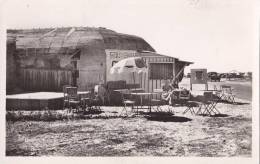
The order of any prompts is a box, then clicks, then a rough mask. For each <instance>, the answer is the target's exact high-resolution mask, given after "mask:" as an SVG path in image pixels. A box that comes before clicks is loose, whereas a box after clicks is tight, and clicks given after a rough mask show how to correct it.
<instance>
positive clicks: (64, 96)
mask: <svg viewBox="0 0 260 164" xmlns="http://www.w3.org/2000/svg"><path fill="white" fill-rule="evenodd" d="M67 87H71V86H70V85H63V87H62V91H63V109H65V107H67V106H68V104H69V100H68V92H67Z"/></svg>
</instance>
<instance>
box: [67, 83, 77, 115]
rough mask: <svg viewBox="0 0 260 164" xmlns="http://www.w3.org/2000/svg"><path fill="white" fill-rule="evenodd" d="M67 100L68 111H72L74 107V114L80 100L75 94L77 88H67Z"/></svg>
mask: <svg viewBox="0 0 260 164" xmlns="http://www.w3.org/2000/svg"><path fill="white" fill-rule="evenodd" d="M66 90H67V100H68V106H69V111H70V112H71V111H72V107H75V109H76V112H78V111H79V106H80V100H79V96H78V94H77V91H78V88H77V87H67V88H66Z"/></svg>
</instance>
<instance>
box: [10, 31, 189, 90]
mask: <svg viewBox="0 0 260 164" xmlns="http://www.w3.org/2000/svg"><path fill="white" fill-rule="evenodd" d="M7 35H8V38H15V42H10V43H8V44H7V59H8V64H7V73H8V74H9V72H12V71H15V72H16V73H15V75H16V76H13V77H8V78H7V87H8V88H12V87H14V85H16V86H17V87H19V88H21V89H23V90H24V91H61V90H62V86H63V85H66V84H70V85H76V86H78V87H79V90H88V89H90V88H93V86H94V85H95V84H98V83H100V82H102V83H106V82H108V81H113V80H116V79H114V77H113V76H111V75H110V74H109V69H110V68H111V67H112V65H113V64H114V63H116V62H117V61H119V60H121V59H124V58H127V57H131V56H141V57H143V58H144V60H145V61H146V63H147V65H148V70H149V73H148V74H147V76H145V77H142V79H140V78H139V77H136V79H137V83H139V84H140V86H141V87H142V88H144V89H145V90H147V91H148V90H150V91H151V90H152V89H153V88H160V87H161V86H160V85H161V80H163V79H171V78H173V77H175V76H178V79H179V80H181V79H182V77H183V70H184V67H185V66H188V65H189V64H191V62H186V61H181V60H179V59H177V58H174V57H170V56H166V55H161V54H158V53H156V52H155V50H154V48H153V47H151V46H150V45H149V44H148V43H147V42H146V41H145V40H144V39H142V38H140V37H138V36H134V35H127V34H121V33H117V32H115V31H112V30H109V29H106V28H90V27H71V28H46V29H24V30H7ZM15 46H16V47H15ZM14 49H15V53H14ZM14 56H16V57H14ZM14 58H15V60H13V59H14ZM13 81H16V82H17V84H13V83H12V82H13ZM126 81H127V83H133V82H132V81H131V78H127V77H126Z"/></svg>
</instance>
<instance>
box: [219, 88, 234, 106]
mask: <svg viewBox="0 0 260 164" xmlns="http://www.w3.org/2000/svg"><path fill="white" fill-rule="evenodd" d="M221 90H222V94H223V95H222V98H223V99H224V100H226V101H228V102H231V103H235V95H234V94H233V88H231V86H228V85H222V86H221Z"/></svg>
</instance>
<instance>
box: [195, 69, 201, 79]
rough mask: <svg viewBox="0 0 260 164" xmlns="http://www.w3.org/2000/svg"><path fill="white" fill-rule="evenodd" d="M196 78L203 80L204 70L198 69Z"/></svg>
mask: <svg viewBox="0 0 260 164" xmlns="http://www.w3.org/2000/svg"><path fill="white" fill-rule="evenodd" d="M195 80H203V72H202V71H196V72H195Z"/></svg>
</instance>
